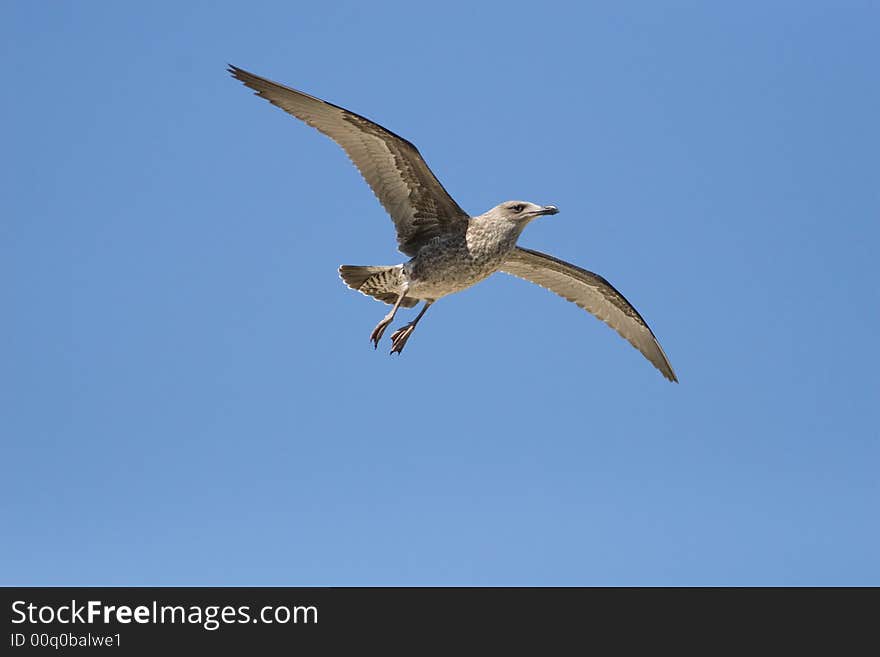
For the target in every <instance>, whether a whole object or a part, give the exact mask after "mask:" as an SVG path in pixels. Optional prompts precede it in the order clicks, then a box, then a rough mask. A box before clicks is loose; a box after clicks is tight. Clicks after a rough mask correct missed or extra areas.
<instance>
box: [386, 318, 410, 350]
mask: <svg viewBox="0 0 880 657" xmlns="http://www.w3.org/2000/svg"><path fill="white" fill-rule="evenodd" d="M415 330H416V325H415V323H413V322H410V323H409V324H407V325H406V326H401V327H400V328H399V329H397V330H396V331H395V332H394V333H392V334H391V353H392V354H394V353H398V354H399V353H400V352H402V351H403V348H404V347H405V346H406V341H407V340H409V336H411V335H412V332H413V331H415Z"/></svg>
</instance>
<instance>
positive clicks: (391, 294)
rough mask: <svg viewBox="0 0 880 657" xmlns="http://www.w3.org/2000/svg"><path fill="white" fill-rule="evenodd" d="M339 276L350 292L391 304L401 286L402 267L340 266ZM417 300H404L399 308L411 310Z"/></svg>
mask: <svg viewBox="0 0 880 657" xmlns="http://www.w3.org/2000/svg"><path fill="white" fill-rule="evenodd" d="M339 276H340V278H342V280H343V281H345V284H346V285H348V287H350V288H351V289H352V290H357V291H358V292H360V293H362V294H366V295H367V296H368V297H373V298H374V299H378V300H379V301H383V302H385V303H388V304H393V303H394V302H395V301H397V296H398V294H399V290H400V288H401V285H402V284H403V267H402V266H401V265H392V266H373V267H361V266H359V265H342V266H341V267H340V268H339ZM418 302H419V300H418V299H410V298H406V299H404V300H403V303H401V304H400V305H401V306H404V307H406V308H412V307H413V306H415V305H416V304H417V303H418Z"/></svg>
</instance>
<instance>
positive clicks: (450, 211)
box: [229, 65, 469, 256]
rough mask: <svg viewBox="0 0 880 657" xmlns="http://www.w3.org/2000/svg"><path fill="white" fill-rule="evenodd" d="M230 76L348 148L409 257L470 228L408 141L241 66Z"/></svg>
mask: <svg viewBox="0 0 880 657" xmlns="http://www.w3.org/2000/svg"><path fill="white" fill-rule="evenodd" d="M229 72H230V73H231V74H232V76H233V77H235V78H236V79H238V80H240V81H241V82H242V83H243V84H245V85H246V86H248V87H250V88H251V89H253V90H254V91H255V93H256V94H257V95H258V96H262V97H263V98H265V99H266V100H268V101H269V102H270V103H272V104H273V105H276V106H277V107H280V108H281V109H283V110H284V111H285V112H288V113H289V114H292V115H293V116H295V117H296V118H298V119H300V120H301V121H303V122H305V123H306V124H308V125H310V126H311V127H313V128H315V129H316V130H318V131H320V132H321V133H323V134H325V135H327V136H328V137H330V139H332V140H333V141H335V142H336V143H337V144H339V146H341V147H342V149H343V150H344V151H345V152H346V154H347V155H348V157H349V159H350V160H351V161H352V162H353V163H354V165H355V166H356V167H357V168H358V170H359V171H360V172H361V175H362V176H363V177H364V180H366V181H367V184H368V185H369V186H370V188H371V189H372V190H373V193H374V194H375V195H376V197H377V198H378V199H379V202H380V203H382V206H383V207H384V208H385V210H386V211H387V212H388V214H390V215H391V219H392V221H394V226H395V228H396V229H397V242H398V246H399V247H400V250H401V251H402V252H403V253H405V254H407V255H410V256H413V255H415V254H416V253H417V252H418V250H419V249H420V248H421V246H422V245H424V244H425V243H426V242H427V241H429V240H430V239H431V238H433V237H435V236H436V235H440V234H443V233H446V232H454V231H457V230H464V229H465V228H466V226H467V220H468V218H469V217H468V214H467V213H466V212H465V211H464V210H462V209H461V208H460V207H459V205H458V203H456V202H455V200H454V199H453V198H452V197H451V196H450V195H449V193H448V192H447V191H446V190H445V189H444V188H443V185H441V184H440V181H439V180H437V177H436V176H435V175H434V174H433V173H432V172H431V169H429V168H428V165H427V164H426V163H425V161H424V159H422V156H421V155H420V154H419V151H418V149H417V148H416V147H415V146H414V145H413V144H411V143H410V142H409V141H407V140H406V139H404V138H403V137H400V136H398V135H396V134H394V133H393V132H391V131H390V130H387V129H385V128H383V127H382V126H380V125H378V124H376V123H373V122H372V121H370V120H369V119H366V118H364V117H363V116H360V115H358V114H355V113H354V112H350V111H349V110H347V109H345V108H343V107H339V106H337V105H333V104H332V103H328V102H326V101H323V100H320V99H319V98H315V97H314V96H309V95H308V94H305V93H303V92H301V91H297V90H296V89H291V88H290V87H286V86H284V85H282V84H278V83H277V82H272V81H271V80H267V79H266V78H263V77H260V76H259V75H254V74H253V73H249V72H247V71H245V70H243V69H240V68H238V67H236V66H232V65H230V66H229Z"/></svg>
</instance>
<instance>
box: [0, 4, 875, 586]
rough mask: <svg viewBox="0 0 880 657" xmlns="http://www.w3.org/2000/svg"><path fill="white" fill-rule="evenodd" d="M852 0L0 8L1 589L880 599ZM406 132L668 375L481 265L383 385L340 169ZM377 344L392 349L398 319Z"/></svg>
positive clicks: (867, 120) (861, 60) (371, 218)
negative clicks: (640, 333) (562, 588)
mask: <svg viewBox="0 0 880 657" xmlns="http://www.w3.org/2000/svg"><path fill="white" fill-rule="evenodd" d="M878 26H880V10H878V8H877V5H876V4H875V3H871V2H770V3H767V2H745V3H709V2H662V3H655V2H633V3H626V4H625V5H624V4H623V3H611V2H608V3H601V4H599V3H554V2H541V3H523V4H511V3H509V2H504V3H501V2H498V3H455V2H450V3H442V4H436V3H433V4H432V3H421V4H419V3H399V4H389V3H364V2H336V3H332V4H327V3H291V2H274V3H273V2H264V3H249V4H248V5H247V7H246V6H245V5H244V4H243V3H219V2H218V3H214V2H211V3H208V2H203V3H196V2H193V3H184V4H181V3H170V2H156V3H148V4H147V5H143V4H139V5H136V4H133V3H111V2H91V3H53V4H45V3H32V2H24V1H19V2H6V3H3V4H2V7H0V37H2V38H0V51H2V54H3V61H4V62H5V66H4V83H3V92H2V94H3V99H2V100H3V102H2V104H0V118H2V123H3V125H4V126H5V130H4V136H3V153H4V155H3V157H2V158H0V174H2V175H0V192H2V193H0V203H2V213H0V216H2V219H0V230H2V238H0V302H2V306H3V308H4V309H5V312H4V317H5V321H3V322H2V323H0V358H2V362H3V367H2V370H0V433H2V442H0V445H2V458H0V492H2V496H0V500H2V501H0V509H2V514H0V523H2V526H3V536H4V539H3V541H2V542H0V563H2V564H3V567H2V570H0V580H2V583H3V584H20V585H24V584H29V585H49V584H71V585H72V584H105V585H126V584H137V585H183V584H203V585H245V584H253V585H275V584H277V585H299V584H302V585H374V584H402V585H418V584H431V585H446V584H462V585H537V584H548V585H568V584H577V585H640V584H644V585H669V584H691V585H705V584H732V585H745V584H793V585H806V584H874V585H878V584H880V560H878V558H877V555H878V554H880V528H878V522H877V509H878V506H880V486H878V475H877V472H878V466H880V442H878V439H880V430H878V426H880V412H878V401H880V394H878V393H880V378H878V377H880V375H878V365H880V362H878V361H880V351H878V347H877V336H878V334H880V312H878V310H880V294H878V277H880V267H878V261H877V247H878V238H880V221H878V219H880V180H878V153H880V128H878V121H877V117H878V116H880V84H878V77H877V62H878V61H880V28H878ZM227 62H230V63H234V64H236V65H238V66H241V67H243V68H246V69H248V70H251V71H253V72H255V73H258V74H261V75H264V76H267V77H270V78H272V79H276V80H278V81H281V82H285V83H287V84H289V85H291V86H295V87H297V88H300V89H302V90H304V91H308V92H309V93H312V94H314V95H317V96H319V97H322V98H326V99H328V100H330V101H332V102H335V103H337V104H341V105H344V106H346V107H349V108H351V109H352V110H354V111H356V112H359V113H362V114H365V115H366V116H368V117H370V118H373V119H374V120H376V121H378V122H379V123H381V124H383V125H385V126H386V127H388V128H390V129H391V130H393V131H395V132H397V133H399V134H401V135H403V136H405V137H407V138H408V139H410V140H411V141H413V142H414V143H416V144H417V145H418V146H419V148H420V150H421V152H422V153H423V155H424V156H425V158H426V159H427V161H428V163H429V164H430V166H431V167H432V168H433V170H434V171H435V173H436V174H437V175H438V177H439V178H440V179H441V180H442V181H443V183H444V184H445V186H446V187H447V189H448V190H449V191H450V192H451V193H452V195H453V196H454V197H455V198H456V199H457V200H458V202H459V203H460V204H461V205H462V207H464V208H465V209H467V210H468V211H470V212H472V213H474V214H476V213H480V212H483V211H485V210H486V209H488V208H489V207H492V206H494V205H495V204H497V203H498V202H500V201H503V200H506V199H510V198H523V199H527V200H530V201H534V202H537V203H553V204H556V205H558V206H559V207H560V209H561V212H560V214H558V215H556V216H555V217H549V218H546V219H543V220H541V221H538V222H535V223H533V224H532V225H531V226H530V227H529V228H528V229H527V230H526V232H525V233H524V234H523V237H522V238H521V241H520V243H521V244H523V245H525V246H529V247H532V248H536V249H540V250H543V251H546V252H550V253H553V254H554V255H556V256H558V257H561V258H565V259H567V260H570V261H572V262H574V263H577V264H579V265H581V266H583V267H585V268H587V269H591V270H593V271H596V272H598V273H600V274H602V275H603V276H605V277H606V278H608V279H609V280H610V281H612V283H614V284H615V285H616V286H617V287H618V288H619V289H620V290H621V291H622V292H623V293H624V294H625V295H626V296H627V297H628V298H629V299H630V301H632V302H633V303H634V304H635V306H636V307H637V308H638V309H639V311H640V312H641V313H642V315H644V317H645V318H646V319H647V321H648V322H649V323H650V324H651V326H652V328H653V329H654V331H655V333H656V334H657V336H658V338H659V339H660V341H661V343H662V345H663V347H664V349H665V350H666V353H667V354H668V356H669V358H670V360H671V361H672V364H673V366H674V367H675V369H676V372H677V373H678V375H679V377H680V379H681V384H680V385H672V384H669V383H667V382H666V381H665V380H664V379H663V378H662V377H661V376H660V375H659V373H658V372H657V371H656V370H654V369H653V367H651V365H650V364H649V363H648V362H647V361H645V360H644V359H643V358H642V357H641V356H640V355H639V354H638V352H636V351H635V350H634V349H632V348H631V347H630V346H629V345H628V344H627V343H625V342H624V341H623V340H621V339H620V338H619V337H617V336H616V335H615V334H614V333H613V332H612V331H610V330H609V329H608V328H607V327H606V326H604V325H603V324H601V323H600V322H598V321H596V320H595V319H594V318H592V317H590V316H589V315H587V314H586V313H584V312H583V311H580V310H579V309H577V308H576V307H574V306H573V305H571V304H568V303H566V302H564V301H562V300H561V299H559V298H557V297H555V296H553V295H552V294H550V293H548V292H546V291H544V290H541V289H540V288H537V287H533V286H530V285H528V284H527V283H525V282H523V281H519V280H516V279H512V278H507V277H504V276H501V275H498V276H495V277H493V278H491V279H490V280H488V281H486V282H484V283H482V284H480V285H479V286H477V287H475V288H472V289H471V290H468V291H466V292H464V293H462V294H460V295H456V296H453V297H450V298H447V299H444V300H442V301H441V302H440V303H438V304H437V305H436V306H435V307H434V308H432V309H431V311H430V312H429V313H428V315H426V317H425V320H424V322H423V323H422V324H421V325H420V327H419V330H418V331H416V333H415V334H414V336H413V338H412V339H411V340H410V342H409V344H408V345H407V349H406V351H405V352H404V354H403V356H402V357H400V358H398V357H394V358H392V357H389V356H388V355H387V349H388V347H389V344H388V339H387V337H386V339H385V344H383V345H382V349H381V350H380V351H375V352H374V351H373V349H372V348H371V345H370V344H369V342H368V336H369V333H370V330H371V329H372V328H373V326H374V325H375V323H376V322H377V321H378V320H379V319H380V318H381V316H382V315H383V314H384V313H385V311H386V307H385V306H382V305H380V304H378V303H376V302H374V301H372V300H369V299H366V298H365V297H363V296H361V295H359V294H357V293H354V292H352V291H350V290H348V289H346V288H345V287H344V286H343V285H342V284H341V282H340V281H339V280H338V278H337V275H336V267H337V266H338V265H339V264H342V263H350V264H386V263H392V264H393V263H396V262H400V261H402V260H403V256H401V255H400V254H399V253H397V252H396V250H395V242H394V234H393V230H392V225H391V222H390V221H389V219H388V218H387V216H386V215H385V213H384V211H383V210H382V208H381V206H380V205H379V204H378V203H377V202H376V201H375V199H374V198H373V196H372V194H371V192H370V191H369V189H368V188H367V186H366V185H365V184H364V183H363V182H362V181H361V180H360V178H359V176H358V174H357V172H356V171H355V169H354V168H353V167H351V166H350V164H349V163H348V161H347V159H346V158H345V156H344V154H343V153H342V151H341V150H339V149H338V148H337V147H336V146H335V145H334V144H333V143H332V142H330V141H329V140H327V139H326V138H325V137H323V136H321V135H320V134H318V133H316V132H314V131H312V130H311V129H309V128H307V127H306V126H304V125H302V124H300V123H299V122H297V121H296V120H294V119H293V118H291V117H289V116H287V115H285V114H283V113H282V112H281V111H280V110H277V109H276V108H273V107H271V106H270V105H269V104H267V103H266V102H264V101H262V100H259V99H257V98H255V97H253V96H252V95H251V94H250V92H249V91H248V90H246V89H245V88H244V87H242V86H241V85H240V84H239V83H238V82H236V81H234V80H233V79H231V78H230V77H229V76H228V75H227V73H226V72H225V70H224V69H225V66H226V63H227ZM407 317H408V315H402V316H401V317H400V318H399V321H398V322H397V324H400V323H402V321H406V318H407Z"/></svg>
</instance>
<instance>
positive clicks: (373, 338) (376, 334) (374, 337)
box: [370, 319, 391, 349]
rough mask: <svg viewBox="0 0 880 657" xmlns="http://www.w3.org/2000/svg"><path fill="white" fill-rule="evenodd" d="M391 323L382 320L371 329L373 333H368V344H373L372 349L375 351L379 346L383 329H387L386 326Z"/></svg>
mask: <svg viewBox="0 0 880 657" xmlns="http://www.w3.org/2000/svg"><path fill="white" fill-rule="evenodd" d="M390 323H391V320H390V319H389V320H382V321H381V322H379V324H378V325H377V326H376V328H374V329H373V332H372V333H370V342H372V343H373V349H376V348H377V347H378V346H379V340H381V339H382V336H383V335H385V329H386V328H388V325H389V324H390Z"/></svg>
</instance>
